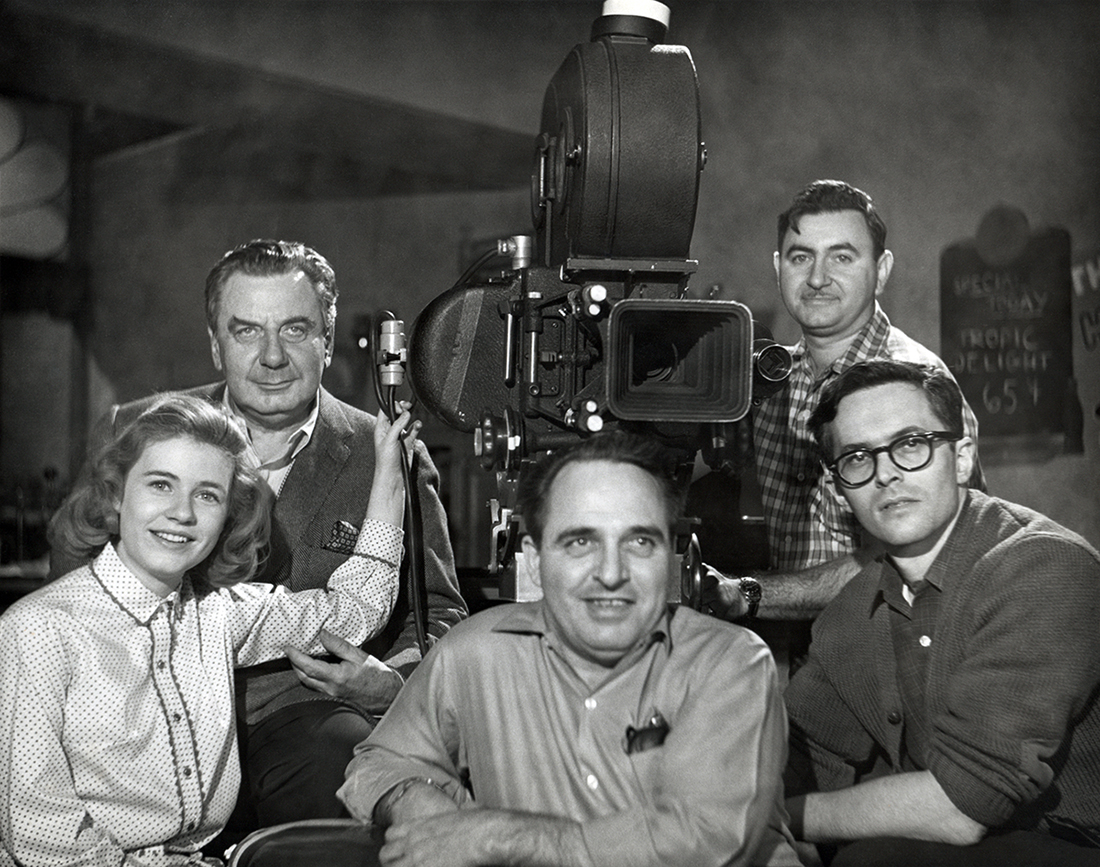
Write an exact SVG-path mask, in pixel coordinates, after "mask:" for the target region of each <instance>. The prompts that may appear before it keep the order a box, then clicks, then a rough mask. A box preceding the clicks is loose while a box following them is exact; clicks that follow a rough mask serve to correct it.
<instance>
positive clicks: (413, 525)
mask: <svg viewBox="0 0 1100 867" xmlns="http://www.w3.org/2000/svg"><path fill="white" fill-rule="evenodd" d="M386 390H387V394H386V398H387V400H386V402H385V403H384V404H381V405H382V406H383V407H384V408H385V412H386V414H387V415H388V416H389V419H390V421H391V422H392V421H393V420H394V419H395V418H397V416H398V412H397V388H396V386H392V385H391V386H387V389H386ZM398 445H399V446H400V448H401V477H402V479H404V481H405V543H406V544H405V550H406V551H407V552H408V554H409V598H410V599H411V601H412V608H413V620H414V622H415V625H416V643H417V644H418V645H420V655H421V657H423V656H424V655H425V654H426V653H427V652H428V611H427V601H426V597H427V595H428V588H427V586H426V585H425V583H424V572H423V570H422V569H421V568H420V554H421V548H420V523H419V521H417V520H416V516H417V510H416V508H415V498H416V495H417V491H416V486H415V485H414V484H413V483H414V482H415V481H416V466H415V463H414V462H415V460H416V451H415V449H414V450H413V454H412V461H410V460H409V455H408V452H407V451H406V449H405V441H404V439H402V440H400V441H399V442H398Z"/></svg>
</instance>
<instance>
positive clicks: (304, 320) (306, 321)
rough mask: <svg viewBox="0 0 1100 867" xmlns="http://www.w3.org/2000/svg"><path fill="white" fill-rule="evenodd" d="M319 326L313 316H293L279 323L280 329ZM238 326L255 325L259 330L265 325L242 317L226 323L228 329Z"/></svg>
mask: <svg viewBox="0 0 1100 867" xmlns="http://www.w3.org/2000/svg"><path fill="white" fill-rule="evenodd" d="M316 324H317V320H316V319H314V318H313V317H312V316H291V317H290V318H289V319H284V320H283V321H282V322H280V323H279V328H285V327H286V326H288V325H309V326H313V325H316ZM236 325H255V326H256V327H257V328H262V327H263V323H262V322H257V321H254V320H252V319H242V318H241V317H240V316H230V317H229V321H228V322H226V324H225V327H226V328H232V327H233V326H236Z"/></svg>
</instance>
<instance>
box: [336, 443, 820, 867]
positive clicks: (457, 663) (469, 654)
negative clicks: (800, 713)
mask: <svg viewBox="0 0 1100 867" xmlns="http://www.w3.org/2000/svg"><path fill="white" fill-rule="evenodd" d="M682 505H683V496H682V491H681V490H680V489H679V486H678V485H677V483H676V476H675V462H674V461H672V462H671V463H670V460H669V457H668V455H667V453H666V452H665V451H664V450H663V449H662V447H661V446H660V445H659V444H657V443H655V442H653V441H649V440H643V439H639V438H637V437H633V436H631V435H628V434H623V433H618V432H613V433H603V434H597V435H596V436H594V437H592V438H590V439H588V440H585V441H582V442H581V443H580V444H579V445H577V446H575V447H573V448H572V449H568V450H565V451H563V452H559V453H557V454H555V455H554V456H553V458H551V459H550V460H549V461H548V462H544V463H543V464H542V465H541V466H540V467H539V468H538V469H537V470H536V471H534V472H533V473H532V474H529V475H527V476H526V477H525V478H524V480H523V490H522V491H521V494H520V503H519V506H520V511H521V514H522V515H523V518H524V521H525V527H526V533H527V535H526V536H525V537H524V539H523V554H524V556H523V567H524V568H526V569H528V570H529V573H530V577H531V579H532V580H533V581H534V582H536V583H537V584H539V585H540V586H541V588H542V592H543V598H542V599H541V600H540V601H537V602H527V603H515V604H510V605H503V606H498V607H495V608H491V609H489V610H488V611H485V612H482V613H480V614H478V615H475V616H474V617H472V618H470V619H469V620H468V621H466V622H464V623H461V624H459V625H458V626H456V627H455V628H454V629H453V630H451V632H450V633H449V634H448V635H447V636H445V637H444V638H443V639H442V640H441V641H440V642H439V643H438V644H437V645H436V646H435V647H434V648H433V650H432V652H431V653H430V654H428V656H427V658H426V659H425V660H424V663H423V664H422V665H421V666H420V667H419V668H418V669H417V671H416V672H414V674H413V676H412V678H410V680H409V682H408V684H407V685H406V686H405V688H404V689H403V690H402V692H401V694H400V695H399V696H398V697H397V700H396V701H395V702H394V704H393V706H392V707H391V708H390V711H389V713H388V714H387V715H386V717H385V718H384V719H383V720H382V722H381V723H379V725H378V727H377V728H376V729H375V731H374V732H373V733H372V735H371V736H370V738H368V739H367V740H366V742H365V743H364V744H362V745H361V746H360V747H359V748H357V750H356V757H355V759H354V760H353V762H352V763H351V765H350V766H349V768H348V779H347V782H346V783H345V785H344V787H343V788H342V789H341V790H340V796H341V798H343V800H344V802H345V803H346V804H347V805H348V808H349V810H350V811H351V813H352V815H353V816H355V817H356V818H358V819H360V820H361V821H363V822H371V821H373V822H375V823H376V824H378V825H381V826H383V827H388V830H387V832H386V835H385V845H384V846H383V847H382V849H381V852H380V855H381V863H382V864H384V865H387V867H405V865H410V867H411V865H418V867H434V865H439V867H442V865H447V867H467V865H477V864H497V865H528V864H547V865H550V864H552V865H555V867H571V865H591V867H618V865H621V867H647V865H649V867H667V865H681V867H706V865H715V867H718V865H764V864H768V865H798V864H799V862H798V859H797V857H796V855H795V852H794V850H793V848H792V846H791V844H790V842H789V837H788V835H787V832H786V826H785V817H784V815H783V809H782V805H781V798H782V790H781V786H780V783H779V777H780V774H781V773H782V768H783V765H784V761H785V756H786V747H785V741H784V739H785V736H786V734H785V733H786V720H785V716H784V713H783V707H782V702H781V700H780V694H779V686H778V679H777V675H776V670H775V664H774V662H773V660H772V657H771V654H770V653H769V652H768V649H767V647H766V645H765V644H764V643H763V641H761V640H760V639H759V638H758V637H757V636H755V635H754V634H753V633H752V632H750V631H749V630H747V629H744V628H742V627H739V626H735V625H733V624H728V623H722V622H720V621H718V620H716V619H715V618H712V617H708V616H706V615H701V614H699V613H697V612H695V611H692V610H690V609H688V608H685V607H673V608H670V607H669V605H668V602H667V600H668V593H669V586H670V584H671V583H673V577H674V576H675V575H677V574H678V569H677V566H676V559H675V555H674V548H675V544H674V536H673V528H674V527H675V525H676V522H677V519H678V518H679V516H680V514H681V509H682Z"/></svg>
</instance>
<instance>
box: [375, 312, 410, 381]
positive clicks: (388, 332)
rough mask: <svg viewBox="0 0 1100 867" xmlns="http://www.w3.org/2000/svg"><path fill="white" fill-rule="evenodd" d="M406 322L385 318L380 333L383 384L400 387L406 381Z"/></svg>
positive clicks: (380, 379)
mask: <svg viewBox="0 0 1100 867" xmlns="http://www.w3.org/2000/svg"><path fill="white" fill-rule="evenodd" d="M407 358H408V355H407V352H406V349H405V322H404V320H402V319H385V320H383V321H382V324H381V326H380V329H379V335H378V380H379V382H380V383H381V384H382V385H383V386H393V387H398V386H401V385H404V383H405V362H406V360H407Z"/></svg>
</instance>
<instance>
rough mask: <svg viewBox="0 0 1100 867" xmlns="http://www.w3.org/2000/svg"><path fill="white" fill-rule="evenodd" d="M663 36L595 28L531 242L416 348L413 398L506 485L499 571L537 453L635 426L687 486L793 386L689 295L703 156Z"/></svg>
mask: <svg viewBox="0 0 1100 867" xmlns="http://www.w3.org/2000/svg"><path fill="white" fill-rule="evenodd" d="M609 5H610V6H614V7H616V8H617V7H618V6H619V5H621V4H619V3H612V4H605V13H607V12H608V6H609ZM648 6H650V7H653V6H660V4H655V3H649V4H648ZM666 12H667V10H666ZM666 28H667V18H666V19H665V20H664V21H663V22H662V21H660V20H655V19H653V18H651V17H647V16H645V15H623V14H614V13H613V14H604V15H602V16H601V17H600V18H598V19H597V20H596V22H595V23H594V24H593V28H592V39H591V41H589V42H588V43H583V44H580V45H577V46H576V47H574V49H573V50H572V52H570V54H569V55H568V57H566V59H565V61H564V62H563V63H562V65H561V67H560V68H559V69H558V71H557V73H556V74H555V75H554V77H553V78H552V80H551V81H550V84H549V86H548V88H547V90H546V95H545V99H544V103H543V110H542V122H541V130H540V132H539V134H538V136H537V138H536V141H535V151H534V165H533V168H532V172H531V204H532V221H533V233H532V235H531V236H527V235H519V236H513V237H511V238H507V239H503V240H501V241H499V242H498V244H497V248H496V250H493V251H489V252H488V253H487V254H486V256H485V257H483V259H485V260H486V261H488V260H490V259H492V258H494V257H495V258H497V259H500V258H506V259H507V260H508V261H507V262H505V263H504V267H501V268H499V269H498V270H496V271H494V272H484V271H482V272H479V271H478V269H477V267H474V268H472V269H471V272H472V273H473V276H474V278H475V279H472V280H471V279H466V277H465V276H464V278H462V279H460V280H459V282H458V283H457V284H456V285H455V286H454V287H453V288H452V289H450V290H448V291H447V292H444V293H443V294H442V295H440V296H439V297H437V298H436V299H435V300H433V301H432V302H431V303H430V304H429V305H428V306H427V307H426V308H425V309H424V311H423V312H422V313H421V315H420V316H419V317H418V318H417V320H416V322H415V323H414V326H413V329H412V332H411V334H410V340H409V351H408V358H409V362H408V363H409V376H410V379H411V381H412V383H413V387H414V389H415V390H416V393H417V395H418V397H419V399H420V401H421V402H422V403H423V404H424V405H425V406H426V407H427V408H428V409H429V410H430V411H431V412H432V413H433V414H435V415H436V416H438V417H439V418H440V419H441V420H442V421H444V422H445V423H446V424H448V425H449V426H451V427H453V428H455V429H457V430H460V431H465V432H469V433H472V434H473V435H474V444H475V452H476V453H477V454H478V455H479V457H480V459H481V463H482V465H483V466H484V467H485V468H486V469H488V470H493V471H495V472H496V474H497V483H498V484H497V488H498V498H497V500H496V501H495V502H494V504H492V508H493V519H494V535H495V537H496V542H495V544H494V548H493V550H494V555H493V557H492V562H491V563H490V566H489V568H490V570H491V571H497V570H498V569H500V568H501V567H502V566H504V565H507V564H508V563H509V562H510V561H511V559H512V558H513V557H514V555H515V549H516V542H517V539H518V526H517V522H516V516H515V515H514V514H513V511H512V507H513V505H514V495H515V491H516V488H517V486H518V481H519V478H520V475H521V473H522V471H523V467H524V463H525V462H526V461H530V460H532V459H533V458H534V457H535V456H536V455H537V454H538V453H540V452H544V451H547V450H551V449H555V448H559V447H561V446H564V445H568V444H570V443H573V442H575V441H576V440H577V438H578V437H583V436H587V435H590V434H592V433H595V432H597V431H599V430H602V429H605V428H607V427H609V426H619V427H628V428H630V429H633V430H637V431H639V432H642V433H647V434H650V435H653V436H657V437H660V438H661V439H662V440H664V441H665V442H666V444H668V445H669V446H671V447H673V448H675V449H679V450H680V451H681V452H682V454H683V463H684V466H685V472H686V473H688V474H690V467H691V463H692V461H693V459H694V457H695V455H696V453H698V452H699V451H700V450H703V452H704V454H705V455H707V457H708V460H710V459H713V458H715V456H716V452H715V449H714V443H715V442H717V441H728V442H734V441H737V442H741V441H743V439H744V438H743V437H736V436H733V435H732V434H731V433H730V431H729V430H728V427H729V426H730V425H733V424H734V423H736V422H738V421H739V420H740V419H742V418H743V417H744V416H745V415H746V414H747V413H748V412H749V410H750V408H751V405H752V403H753V401H754V400H755V401H757V402H758V401H759V400H760V399H762V398H763V397H764V396H766V395H767V394H770V393H773V392H774V391H775V390H777V389H778V388H781V387H783V385H784V384H785V382H786V378H787V376H788V374H789V372H790V356H789V354H787V352H786V350H785V349H783V348H782V347H781V346H779V345H778V344H776V343H775V342H774V341H772V340H771V339H770V336H768V335H766V334H763V333H762V332H761V330H760V329H759V328H757V327H756V326H755V324H754V322H753V320H752V316H751V313H750V311H749V309H748V308H747V307H746V306H745V305H743V304H741V303H739V302H736V301H720V300H702V299H690V298H686V297H685V293H686V290H687V286H688V281H689V279H690V277H691V275H692V273H694V271H695V270H696V269H697V265H698V263H697V262H696V261H694V260H692V259H690V258H689V251H690V244H691V236H692V232H693V230H694V223H695V211H696V206H697V203H698V193H699V179H700V173H701V171H702V169H703V167H704V165H705V161H706V149H705V146H704V144H703V141H702V138H701V121H700V112H699V88H698V80H697V78H696V72H695V65H694V62H693V61H692V58H691V54H690V53H689V51H688V50H687V48H685V47H683V46H668V45H664V44H663V43H662V40H663V38H664V35H665V31H666ZM719 459H721V458H719ZM688 535H690V534H688Z"/></svg>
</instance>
